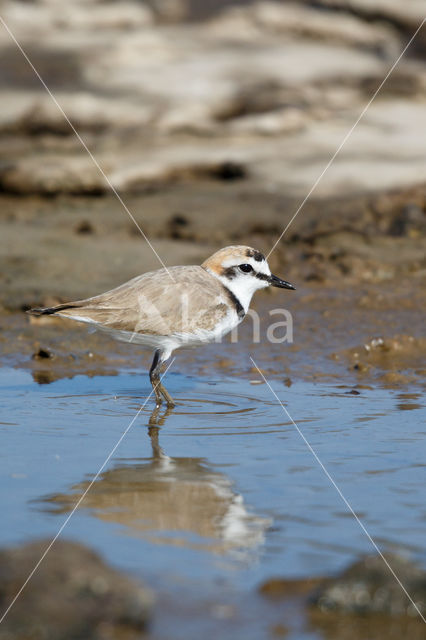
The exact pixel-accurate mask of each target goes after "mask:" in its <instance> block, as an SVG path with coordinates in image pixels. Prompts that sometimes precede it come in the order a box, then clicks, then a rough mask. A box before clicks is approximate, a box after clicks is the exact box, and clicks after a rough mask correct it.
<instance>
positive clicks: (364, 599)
mask: <svg viewBox="0 0 426 640" xmlns="http://www.w3.org/2000/svg"><path fill="white" fill-rule="evenodd" d="M384 555H385V558H386V560H387V562H388V563H389V565H390V566H391V567H392V570H393V571H394V572H395V574H396V576H398V579H399V580H400V581H401V583H402V584H403V585H404V588H405V589H406V590H407V592H408V593H409V594H410V597H411V598H412V600H413V601H414V603H415V604H416V606H417V608H418V609H419V610H420V612H421V613H422V615H426V572H425V571H424V570H423V569H421V568H420V567H418V566H417V565H416V564H414V563H413V562H412V561H411V560H408V559H406V558H404V557H401V556H399V555H397V554H393V553H386V554H384ZM310 602H311V604H312V605H313V606H315V607H318V608H319V609H320V610H321V611H334V612H342V613H355V614H367V613H380V614H390V615H409V616H411V617H414V616H415V617H417V618H418V619H419V620H420V622H421V617H420V616H419V613H418V611H416V608H415V607H414V605H413V603H412V602H411V601H410V600H409V598H408V597H407V595H406V594H405V592H404V590H403V589H402V587H401V585H400V584H399V583H398V581H397V579H396V578H395V576H394V575H393V574H392V572H391V571H390V569H389V567H388V566H386V564H385V562H384V561H383V558H381V557H380V556H379V555H371V556H366V557H364V558H362V559H361V560H359V561H357V562H355V563H354V564H352V565H351V566H350V567H349V568H348V569H346V570H345V571H344V572H343V573H341V574H340V575H339V576H337V577H335V578H332V579H331V580H329V581H327V582H324V584H323V585H322V586H320V587H319V588H318V589H317V591H316V592H314V593H313V594H312V596H311V599H310Z"/></svg>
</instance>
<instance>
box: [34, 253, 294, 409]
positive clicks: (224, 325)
mask: <svg viewBox="0 0 426 640" xmlns="http://www.w3.org/2000/svg"><path fill="white" fill-rule="evenodd" d="M270 286H272V287H280V288H282V289H294V288H295V287H293V285H292V284H290V283H289V282H286V281H285V280H281V278H278V277H277V276H274V275H272V274H271V270H270V269H269V266H268V262H267V260H266V258H265V256H264V255H263V254H262V253H260V251H256V249H253V248H251V247H246V246H231V247H225V248H224V249H220V250H219V251H216V253H214V254H213V255H212V256H210V258H208V259H207V260H206V261H205V262H203V264H202V265H201V266H198V265H197V266H195V265H194V266H183V267H170V268H169V269H158V270H157V271H151V272H149V273H144V274H142V275H141V276H137V277H136V278H133V279H132V280H129V281H128V282H126V283H124V284H122V285H121V286H119V287H116V288H115V289H112V290H111V291H107V292H106V293H102V294H100V295H98V296H94V297H93V298H87V299H85V300H77V301H75V302H66V303H65V304H60V305H58V306H56V307H47V308H44V309H31V310H30V311H29V313H31V314H33V315H36V316H40V315H54V316H60V317H61V318H70V319H72V320H77V321H78V322H85V323H88V324H90V325H93V326H95V327H96V328H97V329H101V330H102V331H106V332H107V333H109V334H111V336H112V337H114V338H115V339H117V340H121V341H124V342H134V343H136V344H141V345H144V346H146V347H150V348H152V349H154V359H153V361H152V365H151V368H150V371H149V377H150V380H151V385H152V388H153V391H154V394H155V398H156V405H157V407H159V406H160V405H161V403H162V400H163V398H164V399H165V401H166V403H167V406H168V407H173V406H174V405H175V403H174V401H173V398H172V397H171V395H170V394H169V392H168V391H167V389H166V388H165V387H164V385H163V384H162V381H161V378H160V374H161V368H162V365H163V363H164V362H165V361H166V360H168V358H170V356H171V354H172V352H173V351H174V350H175V349H179V348H180V347H185V346H186V347H192V346H198V345H201V344H204V343H208V342H214V341H217V340H220V339H221V338H222V336H224V335H226V334H227V333H228V332H229V331H231V330H232V329H233V328H234V327H235V326H237V325H238V324H239V323H240V322H241V321H242V320H243V319H244V316H245V315H246V313H247V311H248V308H249V305H250V302H251V299H252V296H253V294H254V292H255V291H257V290H258V289H264V288H265V287H270Z"/></svg>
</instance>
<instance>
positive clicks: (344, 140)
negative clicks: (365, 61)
mask: <svg viewBox="0 0 426 640" xmlns="http://www.w3.org/2000/svg"><path fill="white" fill-rule="evenodd" d="M425 22H426V18H423V20H422V21H421V23H420V24H419V26H418V27H417V29H416V31H415V32H414V34H413V35H412V36H411V38H410V39H409V41H408V42H407V44H406V45H405V47H404V48H403V50H402V52H401V53H400V55H399V56H398V58H397V59H396V60H395V62H394V63H393V65H392V66H391V68H390V69H389V71H388V72H387V74H386V75H385V77H384V79H383V80H382V82H381V83H380V84H379V86H378V87H377V89H376V91H375V92H374V93H373V95H372V97H371V98H370V100H369V101H368V102H367V104H366V105H365V107H364V109H363V110H362V111H361V113H360V114H359V116H358V118H357V119H356V121H355V122H354V124H353V125H352V127H351V128H350V129H349V131H348V133H347V134H346V135H345V137H344V138H343V140H342V142H341V143H340V144H339V146H338V147H337V149H336V151H335V152H334V153H333V155H332V156H331V158H330V160H329V161H328V163H327V164H326V166H325V167H324V169H323V170H322V172H321V173H320V175H319V176H318V178H317V179H316V180H315V182H314V184H313V185H312V187H311V188H310V189H309V191H308V193H307V195H306V196H305V197H304V198H303V200H302V202H301V203H300V205H299V206H298V208H297V209H296V211H295V213H294V214H293V215H292V217H291V218H290V221H289V222H288V223H287V226H286V227H285V229H284V231H283V232H282V233H281V235H280V237H279V238H278V240H277V241H276V242H275V243H274V245H273V247H272V249H271V250H270V252H269V253H268V255H267V256H266V257H267V258H269V256H270V255H271V253H272V252H273V251H274V250H275V248H276V246H277V244H278V243H279V242H281V240H282V238H283V236H284V234H285V233H286V232H287V229H288V228H289V227H290V225H291V224H292V223H293V221H294V220H295V218H296V216H298V215H299V213H300V211H301V210H302V209H303V207H304V206H305V204H306V202H307V201H308V200H309V198H310V197H311V195H312V193H313V192H314V191H315V189H316V188H317V186H318V185H319V183H320V182H321V180H322V179H323V177H324V175H325V174H326V172H327V171H328V170H329V168H330V167H331V165H332V164H333V162H334V161H335V159H336V157H337V156H338V155H339V153H340V151H341V150H342V148H343V146H344V145H345V144H346V142H347V141H348V139H349V138H350V136H351V135H352V133H353V132H354V130H355V128H356V127H357V126H358V124H359V123H360V121H361V119H362V118H363V117H364V115H365V114H366V112H367V111H368V109H369V108H370V107H371V105H372V103H373V102H374V100H375V99H376V98H377V95H378V94H379V92H380V91H381V89H382V88H383V85H384V84H385V82H386V81H387V80H388V78H389V76H390V75H391V73H392V72H393V71H394V69H395V67H396V66H397V64H398V63H399V61H400V60H401V58H402V56H403V55H404V53H405V52H406V51H407V49H408V47H409V46H410V45H411V43H412V42H413V40H414V38H415V37H416V36H417V34H418V33H419V31H420V29H421V28H422V26H423V25H424V23H425Z"/></svg>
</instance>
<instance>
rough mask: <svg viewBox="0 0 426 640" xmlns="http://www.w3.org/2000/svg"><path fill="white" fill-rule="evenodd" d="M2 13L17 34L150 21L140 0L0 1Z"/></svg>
mask: <svg viewBox="0 0 426 640" xmlns="http://www.w3.org/2000/svg"><path fill="white" fill-rule="evenodd" d="M2 17H3V19H4V20H5V22H6V24H8V25H9V24H13V25H14V27H15V28H17V29H18V30H19V32H20V34H21V35H24V36H27V37H28V36H29V37H35V36H36V35H37V34H41V33H43V34H44V33H45V32H46V30H47V31H55V30H57V29H59V30H62V31H68V32H80V33H81V32H93V31H97V30H104V31H107V30H122V29H140V28H142V27H146V26H149V25H152V24H153V21H154V16H153V12H152V10H151V9H150V8H149V6H147V4H145V3H143V2H137V1H136V0H120V2H110V1H107V2H102V1H101V0H77V1H75V2H73V3H72V5H71V4H67V3H66V2H65V3H64V2H62V1H61V0H59V1H58V0H36V1H35V2H31V3H26V2H25V3H21V2H14V1H13V0H6V1H5V2H2Z"/></svg>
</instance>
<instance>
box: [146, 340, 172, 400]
mask: <svg viewBox="0 0 426 640" xmlns="http://www.w3.org/2000/svg"><path fill="white" fill-rule="evenodd" d="M162 364H163V360H161V351H160V349H157V350H156V352H155V353H154V360H153V361H152V365H151V369H150V370H149V378H150V380H151V384H152V388H153V389H154V393H155V401H156V404H157V407H159V406H160V405H161V403H162V401H163V397H164V399H165V401H166V402H167V407H169V408H172V407H174V406H175V402H174V400H173V398H172V396H171V395H170V394H169V392H168V391H167V389H166V388H165V387H164V386H163V385H162V383H161V378H160V373H161V366H162Z"/></svg>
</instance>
